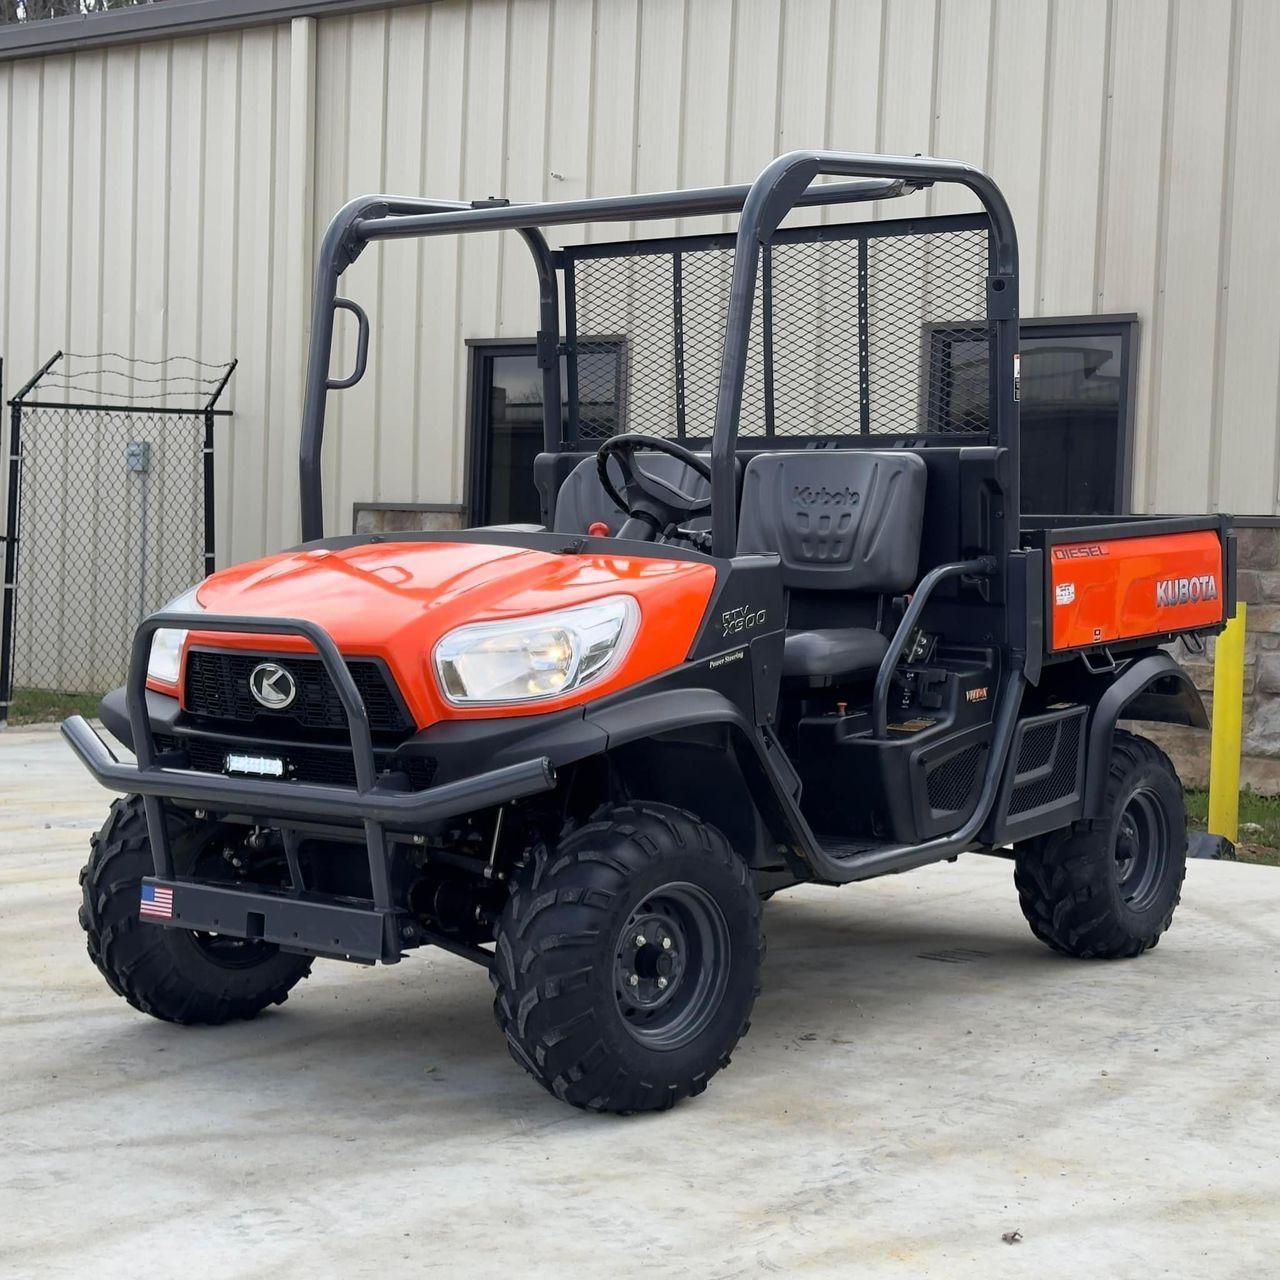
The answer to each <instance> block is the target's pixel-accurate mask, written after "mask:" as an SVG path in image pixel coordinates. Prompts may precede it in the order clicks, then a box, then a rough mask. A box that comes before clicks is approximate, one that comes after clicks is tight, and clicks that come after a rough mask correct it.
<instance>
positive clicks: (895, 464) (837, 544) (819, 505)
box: [738, 449, 926, 595]
mask: <svg viewBox="0 0 1280 1280" xmlns="http://www.w3.org/2000/svg"><path fill="white" fill-rule="evenodd" d="M925 478H926V470H925V462H924V459H923V458H921V457H920V456H919V455H918V454H916V453H912V452H909V451H908V450H905V449H894V450H883V451H881V450H874V451H873V450H869V449H818V450H808V451H806V452H804V453H762V454H759V455H758V456H756V457H754V458H752V459H751V461H750V462H749V463H747V469H746V473H745V475H744V476H743V482H742V508H741V515H740V517H739V523H738V551H739V553H740V554H743V555H760V554H769V553H773V552H776V553H777V554H778V555H779V556H780V557H781V559H782V580H783V583H784V585H785V586H787V587H789V588H792V589H799V590H811V591H812V590H818V591H859V592H867V593H873V594H883V595H892V594H896V593H898V592H902V591H909V590H910V589H911V588H912V587H913V586H914V585H915V582H916V577H917V571H918V569H919V564H920V533H921V527H922V524H923V520H924V488H925Z"/></svg>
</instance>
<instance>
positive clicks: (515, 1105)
mask: <svg viewBox="0 0 1280 1280" xmlns="http://www.w3.org/2000/svg"><path fill="white" fill-rule="evenodd" d="M108 802H109V797H108V795H107V794H106V793H105V792H102V791H101V790H99V789H98V788H97V787H96V786H95V785H94V784H93V783H91V782H90V781H89V779H88V778H87V777H86V776H85V775H84V774H83V773H82V772H81V771H80V770H79V768H78V767H77V766H76V765H75V764H74V762H73V761H72V759H71V757H70V754H69V753H68V752H67V751H66V750H65V749H64V747H63V745H62V743H61V742H60V740H59V739H58V738H57V737H56V735H55V734H54V733H53V732H52V731H48V730H8V731H6V732H4V733H0V1064H2V1065H3V1070H2V1071H0V1274H2V1275H5V1276H10V1275H11V1276H39V1277H57V1276H72V1275H86V1274H91V1275H101V1276H125V1275H128V1276H151V1275H168V1274H174V1273H175V1272H183V1273H185V1272H192V1273H196V1274H209V1275H212V1274H217V1275H220V1276H226V1277H232V1276H258V1275H267V1274H270V1275H273V1276H282V1277H292V1276H302V1275H320V1276H340V1277H355V1276H366V1275H368V1276H373V1275H378V1276H385V1275H386V1274H388V1273H391V1274H399V1275H439V1276H455V1275H461V1274H463V1273H464V1272H465V1273H474V1274H478V1275H494V1274H503V1273H505V1274H509V1275H513V1276H521V1277H524V1276H535V1277H541V1276H548V1277H550V1276H556V1277H578V1276H590V1277H595V1276H605V1275H611V1276H632V1275H636V1276H639V1275H644V1276H646V1277H652V1276H655V1275H660V1276H663V1277H684V1276H694V1277H729V1276H750V1275H757V1274H782V1275H791V1274H803V1275H813V1276H845V1277H880V1276H894V1277H910V1278H913V1280H914V1278H917V1277H947V1278H950V1277H970V1276H972V1277H982V1280H997V1278H999V1277H1006V1276H1009V1277H1013V1276H1017V1277H1024V1276H1038V1277H1044V1276H1060V1275H1072V1276H1074V1275H1086V1276H1091V1277H1099V1278H1102V1277H1105V1278H1107V1280H1114V1278H1118V1277H1142V1280H1152V1277H1157V1276H1172V1277H1179V1278H1180V1280H1181V1278H1185V1277H1192V1276H1194V1277H1208V1276H1213V1277H1218V1276H1221V1277H1235V1276H1240V1277H1245V1276H1247V1277H1250V1278H1261V1277H1266V1276H1274V1275H1280V949H1278V946H1277V944H1278V943H1280V870H1276V869H1273V868H1265V867H1252V866H1245V865H1236V864H1229V863H1207V862H1195V863H1193V864H1192V865H1191V867H1190V871H1189V875H1188V881H1187V886H1186V889H1185V892H1184V901H1183V905H1182V907H1181V909H1180V911H1179V913H1178V916H1177V918H1176V920H1175V924H1174V928H1173V930H1172V931H1171V932H1170V933H1169V934H1168V935H1167V936H1166V938H1165V939H1164V940H1163V942H1162V943H1161V945H1160V946H1159V947H1158V948H1157V949H1156V950H1155V951H1154V952H1152V953H1150V954H1149V955H1147V956H1144V957H1142V958H1140V959H1139V960H1137V961H1132V962H1119V963H1114V964H1088V963H1082V962H1074V961H1070V960H1066V959H1063V958H1061V957H1058V956H1055V955H1052V954H1051V953H1050V952H1049V951H1047V950H1046V949H1045V948H1043V947H1042V946H1041V945H1040V944H1039V943H1038V942H1036V941H1035V940H1034V939H1033V938H1032V936H1031V934H1030V932H1029V930H1028V929H1027V927H1026V925H1025V924H1024V922H1023V920H1022V917H1021V914H1020V913H1019V911H1018V907H1017V903H1016V900H1015V896H1014V892H1013V886H1012V878H1011V871H1010V867H1009V865H1008V864H1007V863H1005V862H1002V861H997V860H991V859H985V858H981V857H970V858H965V859H961V861H960V862H959V863H957V864H956V865H954V866H943V867H935V868H928V869H925V870H923V871H920V872H918V873H915V874H911V875H904V876H899V877H893V878H890V879H888V880H882V881H876V882H873V883H870V884H866V885H861V886H852V887H849V888H847V889H844V890H830V889H810V888H805V889H799V890H794V891H791V892H789V893H786V894H782V895H779V896H778V897H777V898H775V899H774V900H773V901H772V902H770V903H769V904H768V906H767V908H766V915H765V920H766V926H767V929H768V935H769V957H768V961H767V963H766V970H765V991H764V994H763V996H762V997H761V999H760V1001H759V1003H758V1004H757V1006H756V1012H755V1017H754V1026H753V1029H752V1031H751V1033H750V1035H749V1036H748V1037H747V1039H746V1040H745V1041H744V1042H743V1044H742V1045H741V1046H740V1047H739V1049H738V1052H737V1053H736V1054H735V1056H734V1061H733V1065H732V1066H731V1067H730V1068H729V1069H728V1070H727V1071H726V1072H724V1073H722V1074H721V1075H720V1076H718V1077H717V1078H716V1079H715V1080H714V1081H713V1082H712V1085H711V1087H710V1089H709V1090H708V1092H707V1093H706V1094H705V1095H703V1097H702V1098H700V1099H696V1100H694V1101H692V1102H689V1103H686V1104H684V1105H682V1106H680V1107H678V1108H677V1109H676V1110H675V1111H673V1112H671V1113H668V1114H666V1115H663V1116H656V1117H641V1118H634V1119H629V1120H623V1119H617V1118H609V1117H597V1116H587V1115H582V1114H579V1113H577V1112H574V1111H572V1110H570V1109H569V1108H567V1107H565V1106H563V1105H562V1104H561V1103H558V1102H556V1101H555V1100H553V1099H552V1098H551V1097H549V1096H548V1095H546V1094H545V1093H543V1092H542V1091H541V1090H540V1089H538V1088H537V1087H536V1086H535V1085H534V1084H533V1083H532V1082H531V1081H530V1080H529V1079H528V1078H527V1077H526V1076H525V1075H524V1074H523V1073H522V1072H521V1071H519V1070H518V1069H517V1068H516V1067H515V1065H514V1064H513V1063H512V1062H511V1060H510V1059H509V1058H508V1056H507V1053H506V1050H505V1047H504V1046H503V1044H502V1041H501V1038H500V1037H499V1035H498V1033H497V1030H496V1028H495V1026H494V1024H493V1020H492V1017H491V1014H490V1007H489V1006H490V992H489V984H488V982H487V980H486V979H485V977H484V975H483V974H482V973H481V972H480V971H479V970H476V969H474V968H473V967H472V966H470V965H468V964H466V963H465V962H463V961H459V960H456V959H454V958H452V957H450V956H447V955H443V954H430V953H424V954H423V955H422V956H421V957H418V958H413V959H410V960H408V961H406V962H405V963H403V964H401V965H399V966H398V967H396V968H392V969H380V970H366V969H358V968H355V967H349V966H343V965H339V964H334V963H320V964H317V966H316V970H315V973H314V974H313V976H312V978H311V980H310V981H309V982H307V983H304V984H302V986H301V987H300V988H299V990H298V991H297V992H296V993H295V995H294V996H293V997H292V998H291V999H290V1000H289V1002H288V1003H287V1004H286V1005H285V1006H284V1007H283V1008H281V1009H277V1010H272V1011H270V1012H268V1013H267V1014H264V1015H263V1016H262V1017H261V1018H260V1019H258V1020H257V1021H256V1022H254V1023H248V1024H243V1025H239V1026H231V1027H224V1028H217V1029H184V1028H177V1027H171V1026H166V1025H164V1024H161V1023H158V1022H154V1021H152V1020H151V1019H148V1018H146V1017H145V1016H143V1015H141V1014H139V1013H136V1012H135V1011H133V1010H132V1009H130V1008H129V1007H128V1006H127V1005H126V1004H125V1003H124V1002H123V1001H122V1000H120V999H118V998H117V997H115V996H114V995H113V994H112V993H111V992H110V991H109V990H108V989H107V987H106V985H105V984H104V983H103V981H102V979H101V978H100V976H99V975H98V973H97V971H96V970H95V969H94V968H93V966H92V965H91V964H90V962H89V960H88V958H87V957H86V955H85V952H84V944H83V940H82V935H81V933H80V930H79V927H78V926H77V924H76V918H75V912H76V905H77V900H78V890H77V887H76V871H77V869H78V867H79V866H80V864H81V862H82V861H83V858H84V853H85V849H86V845H87V841H88V837H89V833H90V831H91V830H92V829H93V828H95V827H96V826H97V825H98V824H99V823H100V821H101V819H102V817H103V814H104V813H105V809H106V806H107V804H108ZM1012 1231H1019V1232H1021V1240H1020V1242H1019V1243H1016V1244H1013V1245H1009V1244H1005V1243H1003V1242H1002V1241H1001V1235H1002V1233H1005V1232H1012Z"/></svg>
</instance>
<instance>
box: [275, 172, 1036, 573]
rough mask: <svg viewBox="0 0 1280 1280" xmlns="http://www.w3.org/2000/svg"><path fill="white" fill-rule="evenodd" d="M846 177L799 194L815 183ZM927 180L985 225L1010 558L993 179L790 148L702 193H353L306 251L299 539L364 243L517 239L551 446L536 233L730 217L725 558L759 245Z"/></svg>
mask: <svg viewBox="0 0 1280 1280" xmlns="http://www.w3.org/2000/svg"><path fill="white" fill-rule="evenodd" d="M823 176H826V177H837V178H843V179H847V180H846V181H843V182H834V183H825V184H820V185H817V186H814V185H812V184H813V183H814V181H815V179H817V178H819V177H823ZM935 183H955V184H958V185H960V186H964V187H967V188H968V189H969V190H970V191H971V192H973V194H974V195H976V196H977V198H978V200H979V202H980V203H981V205H982V207H983V209H984V211H985V212H986V215H987V218H988V220H989V223H990V227H989V235H988V274H987V319H988V323H989V324H990V327H991V360H990V404H991V422H992V436H993V439H994V442H995V443H996V444H998V445H1000V446H1001V447H1003V448H1005V449H1007V450H1008V451H1009V453H1010V458H1009V463H1010V465H1009V467H1008V471H1007V475H1008V490H1007V492H1006V494H1005V501H1006V502H1007V503H1008V504H1009V510H1010V512H1011V513H1012V518H1010V519H1008V520H1006V521H1005V528H1006V530H1007V539H1008V545H1007V547H1005V548H1004V550H1005V551H1006V552H1008V551H1013V550H1016V549H1017V539H1018V520H1017V512H1018V510H1019V494H1018V476H1019V457H1018V435H1019V433H1018V405H1017V393H1016V389H1015V378H1014V360H1015V356H1016V353H1017V350H1018V243H1017V234H1016V232H1015V230H1014V224H1013V216H1012V214H1011V213H1010V211H1009V206H1008V204H1007V202H1006V201H1005V198H1004V195H1003V194H1002V193H1001V191H1000V188H999V187H998V186H996V184H995V182H994V181H993V180H992V179H991V178H990V177H989V176H988V175H987V174H985V173H983V172H982V171H981V170H979V169H975V168H973V167H971V166H970V165H966V164H961V163H959V162H958V161H954V160H936V159H933V158H931V157H927V156H877V155H859V154H853V153H845V152H837V151H793V152H789V153H788V154H786V155H782V156H779V157H778V158H777V159H776V160H773V161H772V162H771V163H770V164H768V165H767V166H766V167H765V169H764V170H763V171H762V172H761V174H760V176H759V177H758V178H756V180H755V181H754V182H752V183H750V184H749V185H738V186H725V187H704V188H700V189H695V190H689V191H664V192H652V193H648V194H642V195H631V196H609V197H598V198H592V199H584V200H565V201H549V202H543V203H530V204H512V203H510V202H509V201H507V200H481V201H475V202H473V203H467V202H464V201H457V200H430V199H406V198H401V197H397V196H386V195H377V196H361V197H358V198H357V199H355V200H352V201H350V202H349V203H348V204H346V205H345V206H344V207H343V208H342V209H341V210H339V212H338V213H337V215H336V216H335V217H334V218H333V220H332V221H331V222H330V224H329V227H328V230H327V231H326V232H325V236H324V240H323V241H322V243H321V246H320V255H319V260H318V262H317V264H316V276H315V293H314V298H313V302H312V321H311V342H310V347H309V351H308V359H307V381H306V394H305V398H304V402H303V411H302V443H301V452H300V459H299V462H300V469H301V477H300V478H301V503H302V537H303V540H304V541H307V542H309V541H312V540H314V539H317V538H321V537H323V536H324V514H323V492H322V481H321V467H320V456H321V447H322V444H323V440H324V417H325V402H326V399H327V396H328V393H329V392H330V391H333V390H341V389H343V388H346V387H350V386H354V385H355V383H357V382H358V381H359V380H360V378H361V377H362V376H363V374H364V371H365V367H366V364H367V362H368V354H369V320H368V317H367V316H366V315H365V313H364V311H363V310H362V309H361V308H360V307H359V306H358V305H357V304H356V303H354V302H352V301H350V300H349V299H346V298H340V297H339V296H338V293H337V287H338V279H339V277H340V276H341V275H342V273H343V272H344V271H345V270H346V269H347V267H349V266H350V265H351V264H352V263H353V262H354V261H355V260H356V258H357V257H358V256H359V255H360V253H361V251H362V250H363V249H364V247H365V245H367V244H368V243H369V242H370V241H373V240H395V239H405V238H408V237H414V236H434V235H447V234H451V233H458V234H462V233H467V232H473V231H517V232H519V233H520V235H521V236H522V237H523V239H524V241H525V244H526V245H527V246H528V248H529V251H530V253H531V255H532V257H533V261H534V267H535V269H536V271H537V276H538V294H539V306H540V318H539V328H538V346H537V350H538V365H539V367H540V369H541V370H542V381H543V405H544V423H545V426H544V429H545V432H546V435H545V439H546V447H547V449H548V451H555V450H557V449H559V447H560V441H561V434H562V432H561V428H562V424H561V420H560V403H561V399H560V362H559V342H560V300H559V293H558V289H557V284H556V270H555V264H554V259H553V255H552V252H551V249H550V247H549V246H548V244H547V240H546V237H545V236H544V235H543V232H542V228H543V227H548V226H563V225H571V224H574V223H591V222H631V221H644V220H649V219H659V218H677V217H695V216H698V215H703V214H723V213H735V212H740V214H741V216H740V218H739V222H738V229H737V233H736V239H735V248H734V260H733V274H732V277H731V279H730V285H729V302H728V313H727V319H726V324H725V339H724V349H723V353H722V356H721V362H720V377H719V384H718V389H717V396H716V411H715V425H714V429H713V433H712V442H711V474H712V484H711V499H712V511H711V531H712V554H713V555H715V556H721V557H727V556H732V555H733V553H734V548H735V546H736V544H737V521H738V513H737V509H736V506H735V503H734V492H735V485H734V479H733V477H734V473H735V457H736V444H737V435H738V416H739V412H740V410H741V406H742V392H743V383H744V380H745V377H746V368H747V348H748V343H749V340H750V329H751V316H752V309H753V306H754V301H755V292H756V277H757V275H758V266H759V257H760V248H761V246H762V245H764V244H765V243H767V242H768V241H769V239H770V237H772V235H773V234H774V232H775V231H776V230H777V229H778V227H779V225H780V224H781V222H782V220H783V218H785V217H786V215H787V214H788V213H789V212H790V211H791V210H792V209H794V208H797V207H803V206H814V205H834V204H854V203H862V202H866V201H869V200H886V199H893V198H895V197H898V196H903V195H907V194H909V193H911V192H913V191H917V190H919V189H920V188H921V187H927V186H932V185H933V184H935ZM339 309H341V310H346V311H349V312H351V313H352V314H353V315H354V316H355V318H356V321H357V325H358V331H357V342H356V363H355V368H354V370H353V371H352V373H351V374H350V375H348V376H347V377H345V378H337V379H335V378H332V377H330V374H329V363H330V357H331V349H332V345H333V321H334V312H335V311H336V310H339Z"/></svg>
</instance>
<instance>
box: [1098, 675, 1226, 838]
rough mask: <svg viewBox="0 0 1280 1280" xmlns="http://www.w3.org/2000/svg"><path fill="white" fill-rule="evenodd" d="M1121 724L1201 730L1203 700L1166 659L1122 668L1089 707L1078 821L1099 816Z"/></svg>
mask: <svg viewBox="0 0 1280 1280" xmlns="http://www.w3.org/2000/svg"><path fill="white" fill-rule="evenodd" d="M1121 719H1125V720H1147V721H1153V722H1155V723H1158V724H1183V725H1187V726H1189V727H1190V728H1193V729H1207V728H1208V727H1209V715H1208V713H1207V712H1206V711H1205V709H1204V700H1203V699H1202V698H1201V697H1200V691H1199V690H1198V689H1197V688H1196V686H1195V684H1194V683H1193V681H1192V679H1191V677H1190V676H1189V675H1188V674H1187V672H1186V670H1185V669H1184V668H1182V667H1181V666H1179V665H1178V663H1177V662H1175V661H1174V659H1173V658H1172V657H1170V655H1169V654H1167V653H1164V652H1157V653H1150V654H1147V655H1146V656H1145V657H1142V658H1137V659H1135V660H1134V661H1133V662H1131V663H1129V665H1128V666H1126V667H1124V668H1123V669H1122V670H1121V671H1120V672H1119V674H1118V675H1117V676H1116V678H1115V679H1114V680H1112V682H1111V683H1110V684H1109V685H1108V686H1107V688H1106V689H1105V690H1104V691H1103V693H1102V696H1101V697H1100V698H1099V699H1098V700H1097V702H1096V703H1095V704H1094V708H1093V714H1092V716H1091V717H1090V723H1089V750H1088V754H1087V756H1086V758H1085V787H1084V816H1085V817H1086V818H1096V817H1099V816H1101V808H1102V797H1103V793H1104V791H1105V789H1106V783H1107V770H1108V769H1109V768H1110V765H1111V746H1112V741H1113V739H1114V736H1115V729H1116V724H1117V722H1118V721H1120V720H1121Z"/></svg>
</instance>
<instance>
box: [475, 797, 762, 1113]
mask: <svg viewBox="0 0 1280 1280" xmlns="http://www.w3.org/2000/svg"><path fill="white" fill-rule="evenodd" d="M763 957H764V938H763V936H762V934H761V930H760V902H759V899H758V897H757V896H756V892H755V887H754V885H753V884H752V881H751V876H750V873H749V872H748V870H747V867H746V865H745V864H744V863H743V861H742V859H741V858H739V857H738V856H737V854H735V853H734V852H733V850H732V849H731V848H730V847H729V842H728V841H727V840H726V839H725V837H724V836H723V835H722V834H721V833H720V832H719V831H718V830H716V828H714V827H710V826H707V825H706V824H704V823H702V822H701V821H699V820H698V819H697V818H696V817H695V816H694V815H693V814H691V813H685V812H684V811H682V810H679V809H674V808H671V807H669V806H667V805H660V804H647V803H646V804H640V803H635V804H629V805H626V806H617V807H606V808H602V809H600V810H598V811H597V812H596V814H595V815H593V819H592V821H590V822H589V823H586V824H584V825H582V826H579V827H576V828H575V827H569V828H567V829H566V831H565V832H564V833H563V834H562V836H561V838H560V839H559V840H558V841H557V842H556V845H555V847H553V848H540V849H537V850H535V851H534V856H533V858H532V860H531V863H530V865H529V866H528V867H527V868H525V869H524V870H523V871H522V872H521V873H520V874H519V876H518V877H517V879H516V883H515V884H514V886H513V891H512V895H511V897H510V899H509V900H508V903H507V906H506V908H505V910H504V912H503V915H502V918H501V921H500V923H499V927H498V933H497V952H496V955H495V958H494V962H493V965H492V968H491V970H490V977H491V979H492V982H493V986H494V989H495V991H496V996H495V999H494V1014H495V1016H496V1017H497V1020H498V1025H499V1027H501V1028H502V1031H503V1032H504V1033H505V1035H506V1037H507V1043H508V1045H509V1047H510V1049H511V1055H512V1057H514V1058H515V1060H516V1061H517V1062H518V1063H519V1064H520V1065H521V1066H522V1067H524V1068H525V1069H526V1070H527V1071H528V1072H529V1073H530V1075H532V1076H533V1077H534V1079H535V1080H537V1081H539V1082H540V1083H541V1084H542V1085H543V1086H545V1087H546V1088H547V1089H549V1090H550V1091H551V1093H553V1094H554V1095H555V1096H556V1097H557V1098H560V1099H562V1100H563V1101H565V1102H568V1103H570V1104H571V1105H573V1106H576V1107H582V1108H585V1109H587V1110H590V1111H612V1112H618V1113H621V1114H624V1115H625V1114H630V1113H632V1112H637V1111H659V1110H665V1109H666V1108H668V1107H671V1106H674V1105H675V1104H676V1103H677V1102H679V1101H680V1100H681V1099H682V1098H686V1097H690V1096H692V1095H694V1094H698V1093H701V1092H702V1091H703V1089H705V1088H706V1087H707V1081H708V1080H710V1078H711V1077H712V1076H713V1075H714V1074H715V1073H716V1072H717V1071H719V1070H720V1069H721V1068H722V1067H725V1066H728V1064H729V1054H730V1052H731V1051H732V1050H733V1048H734V1046H735V1045H736V1044H737V1042H738V1041H739V1040H740V1039H741V1038H742V1036H744V1035H745V1034H746V1032H747V1027H748V1025H749V1022H748V1019H749V1017H750V1013H751V1006H752V1004H753V1003H754V1001H755V998H756V995H757V994H758V992H759V990H760V987H759V978H760V965H761V961H762V959H763Z"/></svg>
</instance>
